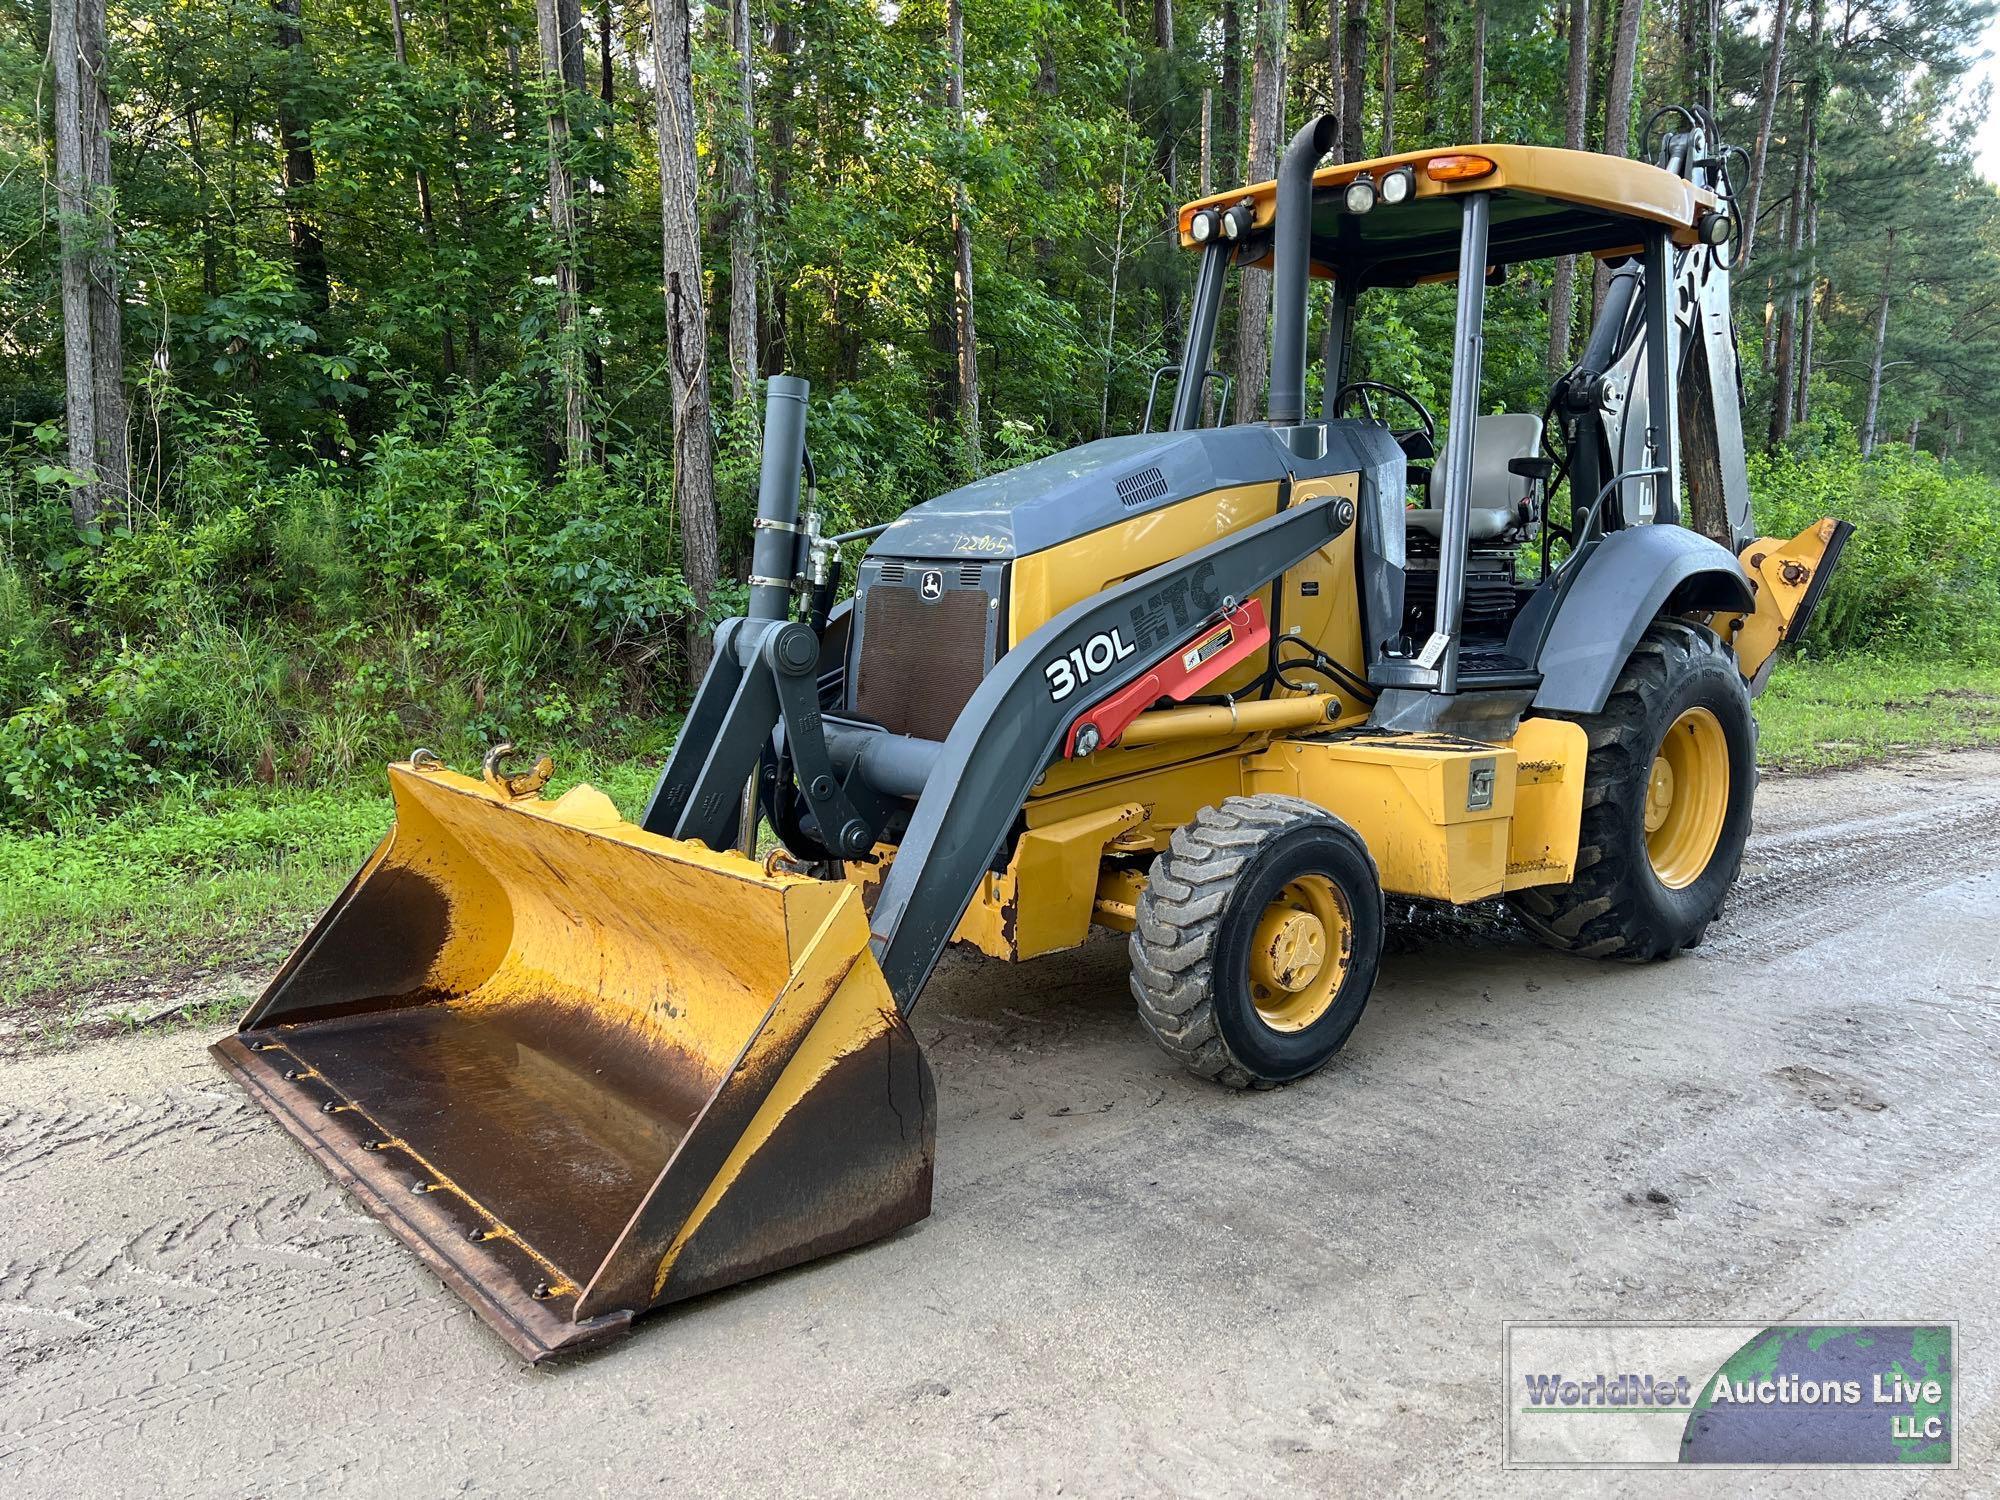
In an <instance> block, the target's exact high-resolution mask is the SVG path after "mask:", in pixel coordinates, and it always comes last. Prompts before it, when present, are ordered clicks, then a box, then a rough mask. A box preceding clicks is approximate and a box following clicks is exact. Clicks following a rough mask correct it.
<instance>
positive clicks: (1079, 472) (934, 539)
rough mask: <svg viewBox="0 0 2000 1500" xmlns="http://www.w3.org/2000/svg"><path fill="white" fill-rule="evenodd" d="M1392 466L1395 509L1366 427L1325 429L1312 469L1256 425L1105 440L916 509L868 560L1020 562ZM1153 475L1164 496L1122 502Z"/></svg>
mask: <svg viewBox="0 0 2000 1500" xmlns="http://www.w3.org/2000/svg"><path fill="white" fill-rule="evenodd" d="M1391 461H1393V463H1394V464H1395V466H1396V467H1395V479H1394V482H1393V483H1392V484H1390V485H1389V488H1390V489H1391V490H1392V491H1393V493H1394V496H1395V499H1396V503H1397V505H1398V507H1399V508H1400V505H1401V488H1400V486H1401V477H1402V468H1401V466H1402V461H1403V455H1402V450H1401V449H1399V448H1397V447H1396V444H1395V440H1394V439H1392V438H1391V437H1390V436H1389V435H1388V433H1387V431H1386V430H1384V429H1382V428H1379V427H1374V426H1371V425H1370V424H1368V423H1365V422H1335V423H1332V424H1330V425H1329V426H1328V428H1327V444H1326V453H1325V454H1324V455H1323V456H1321V457H1318V458H1312V459H1305V458H1300V457H1298V456H1296V455H1294V454H1292V453H1291V452H1289V451H1288V450H1287V448H1286V445H1285V444H1284V443H1283V442H1282V441H1281V440H1280V439H1279V437H1278V435H1277V434H1276V433H1275V432H1274V431H1273V430H1272V429H1271V428H1269V427H1267V426H1265V425H1264V424H1263V423H1261V422H1252V423H1241V424H1238V425H1236V426H1232V427H1207V428H1202V429H1199V430H1197V431H1193V432H1153V433H1136V434H1133V435H1131V436H1128V437H1114V438H1103V439H1100V440H1099V441H1097V442H1095V443H1085V444H1084V445H1083V446H1082V447H1081V448H1072V449H1070V450H1069V451H1068V452H1066V453H1056V454H1051V455H1050V456H1049V457H1047V458H1038V459H1036V460H1034V461H1033V462H1032V463H1026V464H1022V465H1021V466H1020V467H1018V468H1014V469H1007V470H1004V471H1002V472H1001V473H998V474H989V475H987V476H986V477H985V478H983V479H978V480H975V481H974V482H973V483H971V484H968V485H965V486H963V487H961V488H959V489H955V490H951V491H949V492H947V493H945V494H942V495H939V496H938V497H937V498H936V499H934V500H926V501H924V502H923V503H922V504H920V505H914V506H912V507H911V508H910V509H909V510H907V511H905V512H903V514H902V515H901V516H900V517H898V518H897V520H896V521H895V523H894V524H893V525H891V526H890V527H889V529H888V530H887V531H885V532H883V533H882V535H881V536H879V537H877V538H876V539H875V541H874V543H873V544H872V545H871V546H870V547H869V549H868V555H869V556H870V557H871V558H874V557H903V558H954V557H987V558H995V559H1004V558H1012V557H1025V556H1027V555H1028V554H1029V553H1032V552H1042V551H1046V550H1047V549H1048V548H1050V547H1055V546H1060V545H1061V544H1062V543H1064V542H1068V541H1072V540H1074V539H1075V538H1077V537H1079V536H1084V535H1086V534H1088V533H1089V532H1093V531H1100V530H1102V529H1103V528H1104V527H1107V526H1115V525H1117V524H1118V523H1119V522H1120V521H1123V520H1125V519H1126V518H1127V517H1128V516H1133V515H1139V514H1143V513H1144V512H1145V511H1147V510H1154V509H1158V508H1160V507H1163V506H1168V505H1172V504H1174V503H1175V502H1176V501H1180V500H1188V499H1192V498H1194V497H1195V496H1197V495H1205V494H1207V493H1209V492H1210V491H1213V490H1219V489H1228V488H1233V487H1235V486H1238V485H1245V484H1271V483H1274V482H1276V481H1277V480H1279V479H1282V478H1284V477H1285V476H1286V475H1287V474H1290V475H1292V476H1293V477H1294V478H1298V479H1309V478H1317V477H1320V476H1323V475H1328V474H1347V473H1352V472H1353V471H1354V470H1356V469H1362V470H1364V471H1368V470H1377V471H1380V470H1383V469H1384V467H1385V466H1386V465H1387V464H1388V463H1390V462H1391ZM1154 469H1157V470H1158V471H1159V473H1160V476H1161V479H1162V480H1163V481H1164V483H1165V488H1164V489H1161V487H1160V485H1159V484H1156V483H1151V482H1147V483H1145V484H1144V485H1143V487H1142V488H1141V489H1140V491H1139V492H1140V493H1144V494H1147V495H1149V496H1150V498H1147V499H1145V500H1143V501H1141V502H1139V503H1137V504H1127V503H1126V501H1125V500H1123V499H1121V498H1120V496H1119V493H1118V482H1119V481H1120V480H1121V479H1132V478H1143V479H1145V480H1147V481H1150V477H1151V476H1150V474H1149V473H1148V471H1149V470H1154ZM1377 482H1378V483H1379V482H1380V481H1379V480H1378V481H1377ZM1131 490H1132V487H1129V486H1128V492H1130V491H1131Z"/></svg>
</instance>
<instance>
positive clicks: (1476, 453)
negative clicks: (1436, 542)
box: [1407, 411, 1542, 542]
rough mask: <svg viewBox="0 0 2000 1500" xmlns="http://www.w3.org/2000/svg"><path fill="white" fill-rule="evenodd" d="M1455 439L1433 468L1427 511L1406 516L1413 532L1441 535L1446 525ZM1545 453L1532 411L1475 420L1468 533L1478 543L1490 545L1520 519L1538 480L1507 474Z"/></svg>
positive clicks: (1537, 419)
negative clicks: (1448, 470)
mask: <svg viewBox="0 0 2000 1500" xmlns="http://www.w3.org/2000/svg"><path fill="white" fill-rule="evenodd" d="M1452 441H1453V440H1452V439H1450V438H1446V439H1445V444H1444V450H1443V451H1442V452H1441V453H1439V454H1438V460H1437V464H1436V466H1435V467H1433V468H1432V470H1431V505H1432V507H1434V508H1433V509H1429V510H1413V511H1411V512H1409V514H1408V517H1407V519H1408V521H1409V524H1410V526H1411V527H1412V528H1414V529H1416V530H1419V531H1423V532H1426V533H1428V534H1429V535H1431V536H1436V535H1438V532H1439V528H1440V527H1441V526H1442V525H1443V524H1444V513H1443V511H1442V509H1441V508H1437V507H1441V506H1442V504H1443V501H1444V476H1445V472H1446V465H1448V464H1449V463H1450V462H1451V448H1452ZM1541 451H1542V419H1541V418H1540V417H1538V416H1534V415H1531V414H1530V413H1528V412H1518V411H1503V412H1495V413H1493V414H1492V415H1491V416H1485V417H1479V418H1477V419H1475V421H1474V424H1473V429H1472V507H1471V509H1472V516H1471V525H1470V533H1471V536H1472V539H1473V540H1474V541H1476V542H1483V541H1490V540H1492V539H1493V538H1494V537H1497V536H1499V535H1500V534H1501V533H1503V532H1505V531H1506V530H1508V529H1509V528H1510V527H1512V526H1514V525H1515V524H1516V523H1517V522H1518V521H1519V519H1520V513H1521V512H1520V506H1521V502H1522V501H1523V500H1526V499H1527V498H1528V497H1529V496H1530V495H1531V494H1533V493H1534V482H1533V481H1532V480H1528V479H1523V478H1522V477H1521V476H1520V475H1518V474H1510V473H1508V472H1507V465H1508V464H1510V463H1512V462H1513V461H1514V460H1515V459H1517V458H1533V457H1534V456H1535V455H1536V454H1538V453H1540V452H1541Z"/></svg>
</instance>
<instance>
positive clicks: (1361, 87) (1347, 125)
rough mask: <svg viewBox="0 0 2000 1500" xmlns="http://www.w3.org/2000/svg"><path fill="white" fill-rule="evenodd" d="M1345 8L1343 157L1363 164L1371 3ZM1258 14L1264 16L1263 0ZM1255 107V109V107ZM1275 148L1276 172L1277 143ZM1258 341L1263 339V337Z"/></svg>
mask: <svg viewBox="0 0 2000 1500" xmlns="http://www.w3.org/2000/svg"><path fill="white" fill-rule="evenodd" d="M1327 4H1328V5H1329V6H1331V5H1332V4H1333V0H1327ZM1345 5H1346V9H1345V11H1344V12H1343V17H1344V18H1343V20H1342V22H1341V40H1340V155H1341V158H1342V160H1344V161H1360V160H1361V159H1362V158H1363V157H1365V156H1367V154H1368V148H1367V146H1366V145H1365V144H1364V143H1363V140H1362V134H1363V132H1362V129H1361V120H1362V115H1363V112H1364V111H1365V110H1366V109H1367V104H1366V103H1365V101H1366V99H1367V96H1368V0H1345ZM1258 13H1259V14H1260V15H1261V14H1263V6H1262V3H1261V0H1260V5H1259V10H1258ZM1260 30H1261V27H1260ZM1260 45H1261V43H1260ZM1274 97H1275V96H1274ZM1251 107H1252V108H1253V109H1254V108H1255V105H1254V103H1253V105H1252V106H1251ZM1271 144H1272V153H1273V154H1272V163H1273V165H1272V171H1273V172H1275V171H1276V170H1277V167H1276V161H1277V156H1276V148H1277V143H1276V142H1275V141H1273V142H1272V143H1271ZM1258 337H1259V338H1260V339H1261V338H1262V337H1263V335H1261V334H1260V335H1258ZM1259 347H1262V346H1261V344H1260V346H1259ZM1236 389H1237V397H1236V402H1237V409H1238V410H1241V409H1242V405H1243V388H1242V386H1241V385H1238V386H1237V388H1236ZM1253 401H1254V397H1253Z"/></svg>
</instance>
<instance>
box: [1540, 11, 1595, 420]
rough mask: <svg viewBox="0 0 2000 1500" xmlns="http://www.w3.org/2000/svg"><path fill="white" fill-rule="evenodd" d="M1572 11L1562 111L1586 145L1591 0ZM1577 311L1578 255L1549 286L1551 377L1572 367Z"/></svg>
mask: <svg viewBox="0 0 2000 1500" xmlns="http://www.w3.org/2000/svg"><path fill="white" fill-rule="evenodd" d="M1567 8H1568V11H1569V76H1568V80H1567V86H1568V94H1569V97H1568V99H1567V100H1566V101H1565V104H1564V111H1563V145H1565V146H1567V147H1568V148H1569V149H1570V150H1572V151H1581V150H1582V149H1583V140H1584V130H1585V128H1586V124H1587V122H1588V120H1589V118H1590V0H1567ZM1575 311H1576V257H1575V256H1574V255H1565V256H1561V257H1559V258H1558V259H1557V261H1556V266H1555V279H1554V285H1553V286H1552V287H1551V288H1550V290H1549V362H1548V372H1549V381H1550V383H1551V384H1554V383H1555V382H1556V381H1558V380H1560V379H1561V378H1562V377H1563V375H1564V374H1565V373H1566V372H1567V371H1568V369H1569V367H1570V325H1571V323H1572V322H1573V321H1574V316H1575Z"/></svg>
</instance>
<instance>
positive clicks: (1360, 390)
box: [1333, 380, 1437, 453]
mask: <svg viewBox="0 0 2000 1500" xmlns="http://www.w3.org/2000/svg"><path fill="white" fill-rule="evenodd" d="M1378 395H1381V396H1387V397H1389V398H1390V399H1391V400H1394V401H1400V402H1402V403H1403V405H1405V406H1407V407H1408V408H1409V409H1410V410H1411V411H1413V412H1415V413H1416V414H1417V421H1418V425H1417V426H1415V427H1410V428H1403V429H1396V428H1391V429H1390V430H1391V431H1392V432H1395V433H1396V435H1397V441H1399V442H1400V441H1402V439H1403V437H1404V436H1405V435H1406V434H1408V435H1414V434H1415V433H1418V432H1421V433H1422V434H1423V435H1424V441H1425V442H1426V443H1428V444H1429V445H1430V449H1431V452H1432V453H1436V452H1437V418H1436V417H1434V416H1432V415H1431V409H1430V408H1429V407H1428V406H1426V405H1424V403H1423V402H1421V401H1419V400H1418V399H1417V398H1416V397H1415V396H1412V395H1411V394H1410V393H1409V392H1408V391H1406V390H1404V389H1403V388H1402V387H1401V386H1399V385H1390V384H1389V383H1388V382H1386V381H1381V380H1350V381H1348V382H1347V384H1346V385H1344V386H1342V387H1341V388H1340V390H1339V391H1338V392H1336V393H1335V395H1334V398H1333V414H1334V415H1335V416H1336V417H1344V416H1346V415H1347V409H1348V407H1349V406H1350V405H1353V404H1355V403H1357V402H1358V403H1359V405H1360V407H1361V414H1362V415H1363V416H1364V417H1366V418H1367V419H1368V420H1369V421H1371V422H1381V421H1384V420H1385V419H1384V418H1382V417H1378V416H1376V415H1375V397H1376V396H1378Z"/></svg>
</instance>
